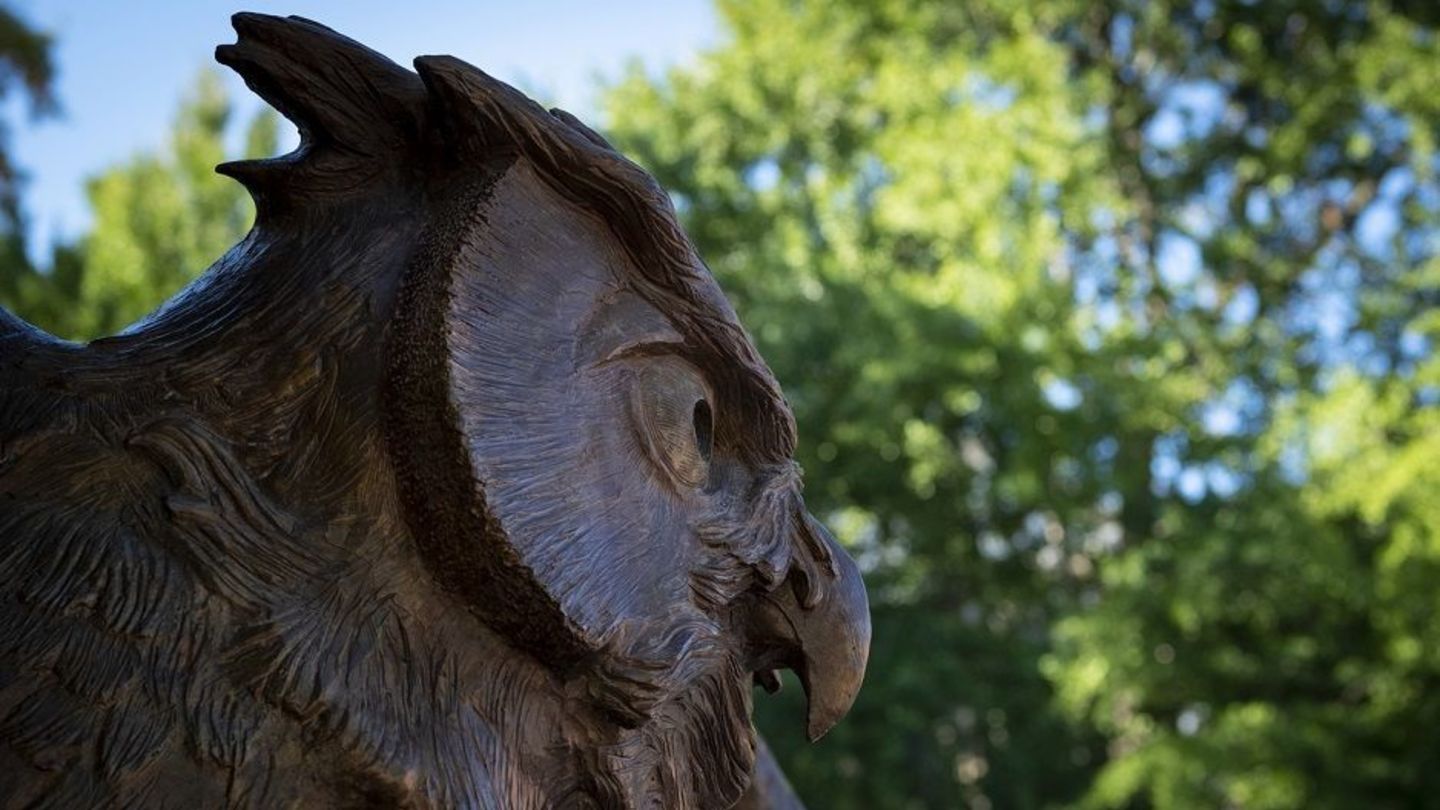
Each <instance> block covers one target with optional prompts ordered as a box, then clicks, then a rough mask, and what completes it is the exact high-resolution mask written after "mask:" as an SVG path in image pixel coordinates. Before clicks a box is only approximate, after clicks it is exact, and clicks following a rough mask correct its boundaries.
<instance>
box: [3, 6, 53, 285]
mask: <svg viewBox="0 0 1440 810" xmlns="http://www.w3.org/2000/svg"><path fill="white" fill-rule="evenodd" d="M51 47H52V41H51V38H50V36H49V35H47V34H45V33H43V32H41V31H37V30H35V29H34V28H32V27H30V26H29V25H27V24H26V23H25V21H24V20H22V19H21V18H20V17H19V16H17V15H16V14H15V13H14V12H13V11H11V10H10V9H8V8H4V7H0V99H4V98H7V97H8V96H10V94H11V93H12V92H13V91H15V90H19V91H20V92H21V93H23V94H24V95H25V97H26V100H27V101H28V106H29V112H30V116H31V118H32V119H37V118H43V117H46V116H50V115H54V114H55V113H56V111H57V110H58V109H59V105H58V104H57V103H56V100H55V96H54V90H53V82H54V78H55V69H54V65H53V63H52V62H51V55H50V52H51ZM8 134H9V123H8V122H4V121H0V302H8V301H12V300H14V298H15V296H16V290H15V285H16V281H15V280H16V279H18V278H21V277H23V276H24V275H25V274H26V272H27V271H28V270H29V260H28V258H27V256H26V253H25V230H24V222H23V217H22V215H21V210H20V187H21V185H22V184H23V181H24V175H23V173H22V172H21V171H20V170H19V168H18V167H16V166H15V164H14V163H13V162H12V161H11V160H10V156H9V154H8V149H7V146H8V142H9V141H8V137H7V136H8Z"/></svg>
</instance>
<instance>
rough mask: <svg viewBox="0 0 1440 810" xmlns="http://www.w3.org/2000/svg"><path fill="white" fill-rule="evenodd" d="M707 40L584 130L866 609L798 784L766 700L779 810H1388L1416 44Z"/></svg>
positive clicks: (1334, 40) (790, 703) (1227, 12)
mask: <svg viewBox="0 0 1440 810" xmlns="http://www.w3.org/2000/svg"><path fill="white" fill-rule="evenodd" d="M722 10H723V12H724V16H725V20H726V22H727V24H728V26H729V29H730V38H729V39H728V40H727V41H726V42H725V43H724V44H723V45H722V46H721V47H719V48H718V49H716V50H714V51H712V52H711V53H709V54H707V55H705V56H704V57H703V58H702V59H700V60H699V61H698V62H697V63H695V64H693V65H689V66H685V67H681V68H678V69H675V70H671V71H670V72H668V73H666V74H664V75H661V76H656V75H649V74H646V73H644V72H643V71H642V70H641V69H640V68H639V67H638V66H637V67H636V68H635V69H633V70H632V71H631V72H630V74H629V75H628V76H627V77H626V78H625V79H624V80H623V81H621V82H619V83H617V84H616V85H615V86H614V87H613V88H611V90H610V92H609V94H608V111H609V115H610V122H609V123H610V133H611V134H612V136H613V137H614V138H615V140H616V141H617V142H618V143H619V144H620V145H621V146H622V148H624V149H626V150H627V151H629V152H631V153H632V154H635V155H637V156H638V158H639V159H640V161H641V162H642V163H644V164H645V165H646V166H647V167H648V168H650V169H651V170H652V171H654V172H655V173H656V174H657V175H658V176H659V177H660V179H661V182H662V183H663V184H664V185H665V186H666V187H667V188H670V189H672V190H673V192H674V196H675V199H676V203H677V206H678V207H679V208H680V210H681V212H682V214H683V215H684V216H685V218H686V220H687V224H688V225H689V227H690V229H691V232H692V234H693V235H694V236H695V238H696V240H697V242H698V243H699V244H700V247H701V252H702V253H703V254H704V255H705V256H706V257H707V259H708V261H709V262H710V264H711V267H712V269H714V270H715V272H716V273H717V275H718V276H719V277H720V278H721V281H722V284H723V285H724V286H725V287H726V289H727V291H729V292H730V293H731V295H732V296H733V297H734V298H736V300H737V305H738V308H739V309H740V311H741V314H742V317H744V319H745V320H746V322H747V323H749V324H751V326H752V327H753V328H754V329H755V331H756V337H757V339H758V341H759V342H760V344H761V347H762V350H763V351H764V353H765V354H766V356H767V357H768V358H769V359H770V360H771V362H772V365H773V366H774V367H775V369H776V371H777V373H778V374H779V376H780V378H781V380H782V382H783V383H784V384H785V387H786V390H787V392H788V393H789V394H790V395H791V397H792V401H793V404H794V406H795V409H796V411H797V415H798V419H799V423H800V425H801V430H802V434H803V435H802V443H803V446H802V450H801V452H802V461H803V462H804V463H805V465H806V467H807V468H809V469H810V470H811V476H810V479H811V483H810V497H811V499H812V500H813V501H814V502H815V503H816V504H818V505H819V506H820V508H821V509H822V510H824V511H825V512H827V513H828V516H829V517H830V519H831V521H832V522H833V523H834V524H835V525H836V528H837V530H838V533H839V534H840V535H841V536H842V537H843V538H844V539H845V540H846V541H847V542H848V543H849V544H850V545H851V547H852V548H853V549H854V550H855V551H856V552H857V554H858V556H859V558H860V559H861V561H862V565H864V566H865V567H866V569H867V572H868V573H867V577H868V579H869V582H870V584H871V591H872V595H873V597H874V603H875V614H876V640H875V651H874V657H873V663H872V670H871V674H870V676H869V678H868V679H867V684H866V688H865V690H864V691H863V692H862V694H861V698H860V701H859V703H858V704H857V706H856V709H855V711H854V713H853V715H852V716H851V718H849V719H847V720H846V722H845V723H843V724H841V726H840V727H838V728H837V729H836V730H835V731H834V732H832V736H831V737H830V738H827V739H826V740H825V741H823V742H822V743H820V744H819V745H818V746H815V747H813V748H812V747H807V746H804V745H803V744H802V742H801V740H800V738H799V735H798V734H797V733H796V731H795V728H796V727H797V726H798V724H797V723H796V719H797V715H798V712H799V711H800V708H799V705H798V696H791V697H790V698H789V699H782V700H780V701H769V702H767V701H762V702H761V717H760V725H761V726H762V728H763V729H764V730H765V731H766V732H767V734H768V735H769V736H770V737H771V738H772V742H773V743H774V747H775V748H776V750H777V752H778V753H779V755H780V756H781V758H782V760H783V763H784V765H785V766H786V768H787V769H788V770H789V772H790V773H791V775H792V777H793V779H794V781H795V782H796V783H797V787H798V788H799V789H800V792H801V793H802V795H805V796H807V797H808V798H809V800H810V802H811V803H812V804H814V805H815V806H823V807H866V808H870V807H953V806H957V805H962V804H967V803H968V804H969V805H971V806H976V807H985V806H995V807H1040V806H1049V805H1054V804H1062V803H1067V804H1068V803H1079V804H1084V805H1096V806H1113V807H1124V806H1158V807H1215V806H1227V805H1228V806H1236V807H1311V806H1335V807H1347V806H1356V805H1357V804H1361V803H1363V802H1362V800H1363V799H1365V798H1366V797H1369V798H1370V799H1373V800H1378V801H1379V802H1380V803H1382V804H1392V805H1410V804H1414V803H1416V802H1420V801H1423V800H1422V799H1421V797H1422V796H1426V795H1429V792H1430V791H1431V790H1433V788H1434V787H1435V785H1434V784H1432V781H1427V780H1434V779H1435V778H1436V777H1435V776H1433V775H1432V773H1433V771H1434V769H1433V768H1427V767H1425V763H1427V762H1431V761H1433V760H1434V759H1435V757H1436V754H1437V753H1440V752H1437V749H1436V743H1435V742H1434V740H1435V739H1436V738H1435V735H1434V734H1433V733H1428V734H1427V732H1426V729H1427V728H1430V727H1433V725H1434V723H1433V721H1434V720H1435V719H1436V718H1437V715H1440V692H1437V691H1436V690H1435V689H1434V688H1433V685H1434V684H1433V679H1434V677H1435V675H1436V674H1437V672H1440V670H1437V669H1436V667H1435V664H1436V657H1435V655H1434V654H1433V652H1432V651H1433V650H1435V649H1437V646H1436V644H1435V641H1436V640H1437V639H1435V638H1434V637H1433V636H1434V633H1435V632H1436V631H1434V630H1432V629H1431V627H1430V622H1429V616H1430V615H1431V614H1432V613H1433V612H1434V608H1435V607H1436V602H1435V600H1434V598H1433V596H1431V594H1430V592H1429V589H1428V588H1427V586H1426V583H1427V582H1434V581H1436V579H1435V574H1436V571H1435V554H1436V550H1437V532H1440V511H1437V510H1440V479H1437V475H1436V472H1435V470H1436V469H1437V465H1436V464H1435V463H1434V460H1435V459H1436V458H1437V457H1440V444H1437V443H1440V424H1437V416H1436V409H1435V407H1434V404H1435V399H1436V396H1437V381H1436V379H1435V367H1434V362H1433V360H1429V359H1428V358H1429V355H1430V351H1431V347H1432V346H1433V342H1434V340H1435V339H1436V335H1435V333H1434V331H1435V320H1434V319H1435V316H1434V313H1433V309H1434V303H1435V299H1436V291H1437V285H1436V281H1437V277H1436V273H1435V270H1434V267H1435V264H1434V260H1433V257H1434V255H1435V253H1436V250H1437V244H1440V243H1437V238H1440V234H1437V228H1436V226H1437V224H1440V220H1437V208H1440V187H1437V186H1436V184H1435V172H1434V168H1435V163H1436V161H1435V149H1434V144H1435V127H1436V125H1437V115H1436V113H1437V108H1436V106H1435V94H1434V92H1433V88H1434V87H1435V81H1431V79H1434V77H1435V76H1434V74H1435V65H1436V64H1437V63H1440V60H1437V59H1436V56H1437V53H1436V49H1437V47H1440V46H1437V38H1436V30H1435V24H1436V19H1435V14H1434V12H1433V10H1432V9H1430V7H1427V6H1416V7H1414V8H1406V7H1401V6H1399V5H1387V4H1384V3H1373V4H1368V5H1355V4H1350V5H1345V4H1326V3H1307V2H1283V3H1258V4H1254V3H1244V2H1226V1H1224V0H1219V1H1217V2H1208V3H1200V4H1193V5H1192V4H1189V3H1140V2H1117V1H1115V0H1111V2H1101V3H1075V2H1064V1H1063V0H1049V1H1046V0H1032V2H1024V3H1002V2H983V1H982V2H966V3H951V2H941V1H940V0H934V1H933V2H911V1H902V0H892V1H886V0H880V1H879V2H859V1H858V0H852V2H842V3H820V2H792V1H790V0H760V1H759V2H747V3H736V2H730V3H722ZM1427 262H1429V264H1427ZM1042 673H1043V677H1041V674H1042Z"/></svg>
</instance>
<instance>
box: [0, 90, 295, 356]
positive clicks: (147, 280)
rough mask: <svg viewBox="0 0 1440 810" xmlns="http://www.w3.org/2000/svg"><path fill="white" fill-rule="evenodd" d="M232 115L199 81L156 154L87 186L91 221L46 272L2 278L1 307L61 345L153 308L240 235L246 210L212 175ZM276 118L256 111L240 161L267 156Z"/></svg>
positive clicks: (240, 194) (230, 186) (239, 193)
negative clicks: (63, 339)
mask: <svg viewBox="0 0 1440 810" xmlns="http://www.w3.org/2000/svg"><path fill="white" fill-rule="evenodd" d="M231 117H232V113H231V109H230V102H229V100H228V99H227V98H226V95H225V91H224V86H223V85H222V84H221V81H220V78H219V76H218V75H217V74H216V73H214V72H213V71H206V72H204V73H202V74H201V75H200V77H199V79H198V80H197V82H196V84H195V87H194V89H193V90H192V91H191V92H190V94H189V95H188V96H187V97H186V98H185V99H184V101H183V102H182V103H181V107H180V112H179V115H178V116H177V117H176V120H175V125H174V128H173V130H172V132H171V134H170V142H169V144H167V146H166V149H165V151H164V154H163V155H138V156H136V157H135V158H133V159H131V160H129V161H127V162H126V163H124V164H122V165H120V166H116V167H114V168H111V169H107V170H106V171H104V172H102V173H101V174H99V175H98V176H96V177H94V178H92V179H91V180H90V182H89V184H88V186H87V188H86V194H87V196H88V198H89V201H90V205H91V209H92V212H93V216H94V223H93V225H92V228H91V231H90V233H89V234H87V235H86V237H85V238H84V239H83V240H82V241H81V242H80V244H78V245H76V246H67V247H62V248H61V249H59V250H57V251H56V255H55V258H54V261H53V266H52V267H51V268H50V269H49V270H48V271H39V270H33V269H26V270H24V271H23V272H21V273H18V274H12V278H10V279H9V283H8V284H7V285H5V286H6V287H8V290H6V292H7V293H8V294H7V295H6V296H5V298H6V300H5V301H4V303H5V304H6V305H7V306H9V307H11V308H13V309H15V310H16V311H18V312H19V313H20V314H21V315H22V316H24V317H26V318H27V319H29V320H30V321H31V322H32V323H34V324H36V325H37V326H39V327H41V328H43V329H46V330H48V331H50V332H52V333H54V334H57V335H59V336H61V337H66V338H71V339H76V340H86V339H91V338H95V337H100V336H102V335H108V334H112V333H114V332H116V331H119V330H120V329H123V328H124V327H125V326H126V325H128V324H130V323H131V322H133V321H135V320H136V319H138V318H140V317H142V316H144V315H146V314H147V313H149V312H150V311H152V310H154V309H155V308H156V307H157V306H158V305H159V304H160V303H161V302H162V301H164V300H165V299H166V298H168V297H169V296H171V295H173V294H174V293H175V292H176V291H177V290H179V289H180V288H181V287H182V286H184V285H185V284H186V283H187V282H189V281H190V280H191V279H192V278H194V277H195V275H196V274H198V273H199V272H200V271H202V270H204V269H205V268H206V267H208V266H209V265H210V264H211V263H212V262H214V261H215V259H217V258H219V257H220V255H221V254H222V253H224V252H225V251H226V250H228V249H229V248H230V246H231V245H233V244H235V243H236V242H237V241H238V240H239V239H240V238H241V237H242V236H244V234H245V232H246V231H247V230H248V229H249V227H250V223H251V221H252V219H253V217H254V207H253V205H252V203H251V201H250V198H249V195H248V194H247V193H246V192H245V190H244V189H243V188H241V187H240V185H239V184H238V183H235V182H234V181H233V180H230V179H228V178H226V177H222V176H220V175H217V174H216V173H215V166H216V164H218V163H221V162H223V161H225V160H226V159H227V155H226V153H225V144H224V138H225V135H226V131H227V127H228V125H229V123H230V120H231ZM276 133H277V119H276V116H275V114H274V113H273V112H268V111H267V112H264V113H261V114H259V115H257V116H256V117H255V119H254V120H252V121H251V122H250V124H249V126H248V128H247V131H246V140H245V147H244V153H243V155H244V156H245V157H260V156H268V155H271V154H274V152H275V150H276V138H277V134H276Z"/></svg>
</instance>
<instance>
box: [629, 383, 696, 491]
mask: <svg viewBox="0 0 1440 810" xmlns="http://www.w3.org/2000/svg"><path fill="white" fill-rule="evenodd" d="M631 409H632V411H633V415H634V418H635V423H636V428H637V430H638V432H639V434H640V438H641V443H642V444H643V445H644V447H645V451H646V452H647V453H648V454H649V456H650V459H651V460H652V461H653V462H655V464H656V466H658V467H659V468H660V469H661V471H662V472H664V473H665V475H666V476H667V477H669V478H670V480H671V481H672V482H674V483H675V485H676V486H677V487H679V488H681V489H694V488H697V487H702V486H704V485H705V483H706V481H708V480H709V479H710V456H711V454H712V453H713V452H714V433H715V425H714V413H713V411H712V410H711V407H710V393H709V391H708V390H707V389H706V387H705V384H704V382H703V381H702V380H701V378H700V375H699V373H698V372H696V371H695V370H694V369H693V368H691V367H690V365H689V364H687V363H685V362H684V361H682V360H679V359H678V358H658V359H655V360H653V361H652V362H650V363H649V364H647V365H646V366H645V367H644V368H643V369H641V371H640V373H639V374H638V375H637V378H636V380H635V388H634V391H633V393H632V395H631Z"/></svg>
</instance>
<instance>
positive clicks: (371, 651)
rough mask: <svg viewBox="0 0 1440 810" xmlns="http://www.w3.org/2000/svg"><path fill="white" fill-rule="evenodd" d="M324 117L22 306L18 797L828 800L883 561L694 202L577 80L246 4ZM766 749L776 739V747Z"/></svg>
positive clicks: (10, 455) (640, 802)
mask: <svg viewBox="0 0 1440 810" xmlns="http://www.w3.org/2000/svg"><path fill="white" fill-rule="evenodd" d="M235 27H236V30H237V31H238V32H239V41H238V43H237V44H235V45H226V46H222V47H221V48H220V49H219V50H218V51H217V53H216V56H217V58H218V59H219V60H220V61H221V62H223V63H224V64H226V65H229V66H230V67H232V68H234V69H235V70H237V71H238V72H239V73H240V74H241V75H242V76H243V77H244V78H245V80H246V82H247V83H248V84H249V85H250V87H251V88H253V89H254V90H255V91H256V92H258V93H259V94H260V95H262V96H263V97H264V98H265V99H266V100H267V101H269V102H270V103H271V104H273V105H274V106H275V107H276V108H278V109H279V110H280V111H281V112H282V113H284V114H285V115H286V116H287V117H288V118H290V119H291V120H292V121H294V122H295V123H296V124H297V126H298V127H299V129H300V132H301V135H302V145H301V147H300V148H299V150H297V151H296V152H295V153H293V154H291V155H288V156H285V157H281V158H277V159H273V160H266V161H253V162H244V163H235V164H227V165H225V166H222V167H221V168H220V171H222V172H224V173H226V174H228V175H230V176H233V177H235V178H237V179H238V180H239V181H240V182H242V183H244V184H245V186H246V187H247V188H248V189H250V191H251V193H252V194H253V195H254V197H255V201H256V204H257V208H258V211H259V214H258V221H257V224H256V227H255V229H254V230H253V231H252V232H251V233H250V235H249V236H248V237H247V238H246V239H245V241H244V242H242V243H241V244H239V245H237V246H236V247H235V248H234V249H232V250H231V251H230V252H229V253H228V254H227V255H226V256H225V257H224V258H222V259H221V260H220V261H219V262H217V263H216V265H215V266H214V267H213V268H211V270H210V271H209V272H208V273H207V274H206V275H204V276H203V277H201V278H200V279H199V280H198V281H197V282H195V283H194V284H193V285H191V286H190V287H189V288H188V289H186V290H185V291H183V292H182V293H181V294H179V295H178V296H176V297H175V298H174V299H173V300H171V301H170V302H169V303H168V304H167V305H166V306H164V307H163V308H162V309H161V310H159V311H158V312H156V313H154V314H153V315H152V316H150V317H149V318H147V319H146V320H145V321H143V322H141V323H139V324H137V325H135V326H134V327H132V328H131V329H129V330H127V331H126V332H125V333H123V334H121V335H118V336H115V337H111V338H106V339H103V340H98V341H95V342H94V343H92V344H90V345H88V346H79V345H75V344H70V343H65V342H62V341H57V340H55V339H53V338H51V337H49V336H48V335H44V334H42V333H40V332H38V331H36V330H34V329H33V328H31V327H30V326H28V325H27V324H25V323H23V322H21V321H19V320H18V319H16V318H14V317H12V316H10V315H9V314H8V313H3V311H0V796H3V797H4V800H5V802H4V803H5V805H6V806H15V807H20V806H55V807H98V806H112V805H113V806H122V805H123V806H162V805H168V806H176V807H218V806H232V805H237V806H257V807H273V806H282V805H290V804H298V805H299V806H465V807H548V806H557V807H587V806H600V807H628V806H647V807H649V806H663V807H727V806H730V805H732V804H734V803H736V802H737V801H740V800H742V795H743V794H745V793H746V789H747V786H749V785H751V784H752V775H754V774H756V773H757V772H758V774H759V776H758V777H757V778H755V779H754V780H753V783H754V785H755V786H756V787H755V788H754V789H753V790H751V792H750V793H749V794H748V795H743V803H742V804H743V806H746V807H766V806H793V804H792V803H793V798H792V797H789V794H788V789H787V788H786V787H785V786H784V780H783V777H781V776H780V775H779V772H778V770H777V769H776V768H775V766H774V763H773V761H771V760H769V758H768V755H765V756H762V757H761V760H760V764H759V766H758V767H757V763H756V750H757V748H756V746H757V741H756V738H755V735H754V731H753V729H752V726H751V722H750V715H751V695H752V680H755V681H758V682H760V683H771V682H773V680H774V676H773V672H772V670H774V669H776V668H781V667H788V668H792V669H794V670H795V671H796V672H797V673H798V674H799V676H800V678H801V681H802V683H803V684H804V687H805V689H806V692H807V694H808V696H809V698H810V704H809V705H810V708H809V716H808V718H807V723H808V728H809V732H810V734H811V736H812V737H818V736H819V735H820V734H823V733H824V732H825V730H826V729H828V728H829V727H830V726H831V725H832V724H833V723H835V722H836V721H837V720H838V719H839V718H840V717H841V716H842V715H843V714H844V713H845V711H846V710H847V709H848V708H849V705H850V703H851V702H852V701H853V699H854V697H855V693H856V691H857V690H858V688H859V684H860V679H861V676H862V675H863V672H864V667H865V657H866V654H867V652H868V647H869V615H868V608H867V605H866V599H865V592H864V586H863V584H862V583H861V580H860V576H859V573H858V572H857V571H856V569H855V566H854V564H853V563H852V562H851V561H850V559H849V558H848V557H847V556H846V554H845V553H844V552H843V551H842V550H841V549H840V548H839V547H838V546H837V545H836V544H835V542H834V541H833V540H832V539H831V538H830V537H829V535H828V534H827V533H826V531H825V530H824V528H823V527H821V526H820V524H819V523H818V522H817V521H816V520H815V519H814V518H813V517H811V516H810V515H809V514H808V512H807V511H806V509H805V505H804V503H803V501H802V499H801V495H800V475H799V470H798V469H797V467H796V466H795V464H794V462H793V461H792V460H791V456H792V451H793V448H794V443H795V431H794V424H793V420H792V417H791V415H790V411H789V409H788V408H787V406H786V404H785V402H784V400H783V398H782V397H781V395H780V392H779V389H778V386H777V385H776V383H775V380H774V378H773V377H772V375H771V373H770V371H769V370H768V369H767V367H766V366H765V364H764V362H763V361H762V360H761V358H760V357H759V356H758V354H757V353H756V351H755V349H754V347H753V345H752V344H751V342H750V340H749V338H748V337H747V335H746V334H745V332H744V331H743V329H742V328H741V327H740V325H739V323H738V321H737V320H736V317H735V314H734V312H733V311H732V310H731V308H730V306H729V305H728V304H727V302H726V301H725V298H724V297H723V295H722V294H721V292H720V290H719V288H718V287H717V286H716V285H715V282H714V280H713V279H712V278H711V276H710V274H709V272H708V271H707V270H706V268H705V267H704V265H703V264H702V263H701V261H700V260H699V258H698V257H697V256H696V255H695V253H694V251H693V249H692V247H691V245H690V243H689V240H688V239H687V238H686V237H685V235H684V233H683V232H682V231H681V229H680V227H679V225H678V223H677V221H676V219H675V215H674V212H673V211H672V209H671V206H670V204H669V201H668V199H667V197H666V195H665V194H664V193H663V192H662V191H661V190H660V189H659V188H658V187H657V186H656V185H655V183H654V181H653V180H652V179H651V178H650V177H649V176H648V175H646V174H645V173H644V172H643V171H641V170H640V169H639V168H638V167H636V166H635V165H634V164H632V163H630V162H628V161H626V160H625V159H624V158H622V157H621V156H620V155H618V154H617V153H615V152H614V151H613V150H612V149H611V148H610V147H609V146H608V145H607V144H606V143H605V142H604V140H603V139H602V138H600V136H598V135H597V134H595V133H594V132H592V131H591V130H589V129H588V128H586V127H585V126H584V125H582V124H580V123H579V122H578V121H576V120H575V119H574V118H572V117H571V116H569V115H568V114H566V113H564V112H561V111H558V110H555V111H548V112H547V111H545V110H543V109H541V108H540V107H538V106H536V105H535V104H534V103H533V102H531V101H529V100H528V99H526V98H524V97H523V96H522V95H520V94H519V93H517V92H516V91H515V90H513V89H511V88H510V87H508V86H506V85H504V84H502V83H500V82H497V81H495V80H494V79H491V78H490V77H488V76H486V75H485V74H483V73H482V72H480V71H479V70H477V69H475V68H473V67H470V66H469V65H466V64H464V63H462V62H459V61H457V60H455V59H452V58H448V57H422V58H420V59H417V60H416V63H415V66H416V70H417V71H418V75H417V74H416V73H412V72H410V71H407V70H405V69H403V68H401V67H399V66H397V65H395V64H393V63H391V62H389V61H388V60H386V59H385V58H384V57H381V56H379V55H378V54H376V53H374V52H372V51H370V50H368V49H366V48H364V47H362V46H360V45H358V44H356V43H354V42H352V41H350V40H347V39H345V38H343V37H341V36H339V35H337V34H335V33H334V32H332V31H330V30H329V29H326V28H324V27H323V26H320V25H318V24H315V23H312V22H309V21H306V20H301V19H297V18H289V19H281V18H276V17H267V16H260V15H250V14H242V15H237V16H236V17H235ZM761 750H762V752H763V746H762V747H761Z"/></svg>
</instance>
